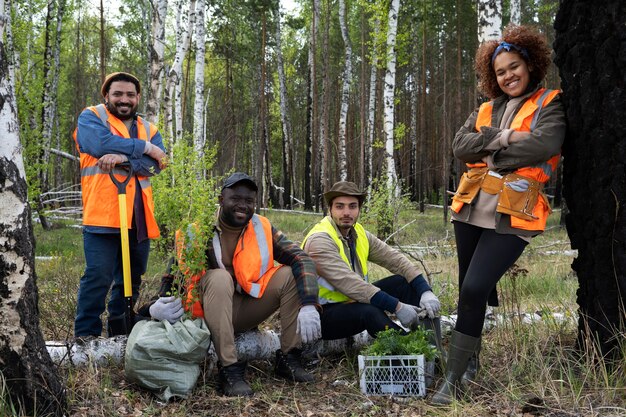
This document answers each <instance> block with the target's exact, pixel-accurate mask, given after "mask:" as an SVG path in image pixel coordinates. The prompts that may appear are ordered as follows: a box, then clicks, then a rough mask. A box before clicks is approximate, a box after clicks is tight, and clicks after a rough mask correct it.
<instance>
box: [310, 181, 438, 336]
mask: <svg viewBox="0 0 626 417" xmlns="http://www.w3.org/2000/svg"><path fill="white" fill-rule="evenodd" d="M365 197H366V194H365V193H364V192H363V191H361V190H359V188H358V187H357V186H356V184H354V183H352V182H347V181H340V182H337V183H335V184H334V185H333V186H332V188H331V189H330V191H328V192H327V193H325V194H324V198H325V199H326V202H327V204H328V207H329V211H330V214H329V215H328V216H326V217H324V218H323V219H322V220H321V221H320V222H319V223H317V224H316V225H315V226H313V228H312V229H311V231H309V233H308V234H307V235H306V237H305V238H304V241H303V245H302V247H303V248H304V250H305V251H306V252H307V253H308V254H309V256H311V258H313V260H314V261H315V265H316V267H317V275H318V284H319V289H320V292H319V299H320V303H321V304H322V314H321V322H322V339H327V340H328V339H340V338H344V337H348V336H352V335H354V334H357V333H360V332H362V331H363V330H367V331H368V333H369V334H370V335H371V336H373V337H375V336H376V334H377V333H378V332H380V331H381V330H385V329H388V328H389V329H391V328H393V329H400V327H399V326H398V325H397V324H396V323H394V322H393V321H392V320H391V319H390V318H389V317H388V315H387V313H391V314H395V315H396V317H397V318H398V320H399V321H400V323H401V324H402V325H403V326H405V327H407V328H412V327H414V326H415V325H417V324H418V321H419V317H418V314H419V313H420V312H422V311H423V312H424V313H426V314H427V315H428V316H429V317H430V318H434V317H435V316H437V315H438V313H439V307H440V305H439V300H438V299H437V297H436V296H435V294H433V292H432V290H431V288H430V286H429V285H428V283H427V282H426V280H425V279H424V276H423V275H422V274H421V272H420V270H419V268H418V267H417V266H415V265H413V263H411V261H409V259H407V258H406V256H404V255H403V254H402V253H400V252H399V251H398V250H396V249H394V248H392V247H390V246H389V245H387V244H386V243H384V242H382V241H381V240H379V239H378V238H377V237H376V236H374V235H373V234H371V233H370V232H367V231H366V230H365V229H364V228H363V226H362V225H361V224H360V223H358V221H357V220H358V218H359V213H360V210H361V206H362V205H363V201H364V200H365ZM368 261H369V262H373V263H375V264H378V265H380V266H382V267H384V268H386V269H388V270H389V271H391V272H392V273H394V274H396V275H392V276H390V277H387V278H383V279H381V280H378V281H376V282H374V283H370V282H369V279H368V268H367V262H368Z"/></svg>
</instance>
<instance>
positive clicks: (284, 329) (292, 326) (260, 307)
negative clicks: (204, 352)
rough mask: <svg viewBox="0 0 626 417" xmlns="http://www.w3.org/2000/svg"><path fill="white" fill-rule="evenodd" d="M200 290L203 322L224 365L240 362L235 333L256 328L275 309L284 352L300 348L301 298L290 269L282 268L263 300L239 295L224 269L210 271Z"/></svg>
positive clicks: (201, 282) (204, 277)
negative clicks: (298, 323)
mask: <svg viewBox="0 0 626 417" xmlns="http://www.w3.org/2000/svg"><path fill="white" fill-rule="evenodd" d="M199 289H200V291H201V293H200V294H199V296H200V301H201V303H202V308H203V310H204V321H205V322H206V324H207V326H208V328H209V330H210V331H211V339H212V340H213V344H214V345H215V351H216V352H217V357H218V359H219V361H220V363H221V364H222V366H228V365H232V364H233V363H235V362H237V350H236V349H235V333H242V332H245V331H246V330H250V329H253V328H254V327H256V326H258V325H259V324H261V323H262V322H263V321H264V320H266V319H267V318H268V317H269V316H271V315H272V313H274V312H275V311H276V310H279V314H280V327H281V332H280V348H281V350H282V351H283V352H284V353H287V352H289V351H290V350H291V349H293V348H295V347H299V346H300V337H298V335H297V333H296V329H297V319H298V312H299V311H300V297H299V296H298V290H297V288H296V281H295V278H294V277H293V273H292V272H291V268H290V267H288V266H283V267H281V268H280V269H278V271H276V272H275V273H274V275H273V276H272V278H271V279H270V282H269V283H268V284H267V287H266V288H265V292H264V293H263V296H262V297H261V298H254V297H251V296H249V295H248V294H240V293H239V292H237V291H236V290H235V281H234V280H233V278H232V277H231V275H230V274H229V273H228V272H227V271H225V270H223V269H211V270H209V271H208V272H207V273H206V274H205V275H204V276H203V277H202V279H201V281H200V288H199Z"/></svg>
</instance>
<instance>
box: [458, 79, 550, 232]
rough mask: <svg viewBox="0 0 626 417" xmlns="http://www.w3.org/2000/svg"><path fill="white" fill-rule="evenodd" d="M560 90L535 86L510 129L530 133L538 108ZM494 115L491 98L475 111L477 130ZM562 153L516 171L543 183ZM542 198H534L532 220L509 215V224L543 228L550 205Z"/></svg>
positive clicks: (478, 165) (471, 166) (477, 166)
mask: <svg viewBox="0 0 626 417" xmlns="http://www.w3.org/2000/svg"><path fill="white" fill-rule="evenodd" d="M559 93H560V90H549V89H546V88H540V89H538V90H537V91H536V92H535V93H534V94H533V95H532V96H530V98H529V99H528V100H526V101H525V102H524V104H523V105H522V107H521V108H520V110H519V111H518V112H517V114H516V115H515V118H514V119H513V121H512V122H511V126H510V128H511V129H514V130H516V131H518V132H532V131H533V130H534V129H535V126H536V124H537V120H538V119H539V114H540V112H541V108H542V107H544V106H546V105H547V104H548V103H550V102H551V101H552V100H553V99H554V97H556V96H557V95H558V94H559ZM492 115H493V100H492V101H489V102H486V103H483V104H482V105H481V106H480V108H479V110H478V117H477V118H476V124H475V127H476V131H478V132H480V128H481V127H483V126H492V123H491V118H492ZM560 159H561V154H557V155H554V156H552V157H551V158H550V159H548V160H547V161H546V162H543V163H541V164H539V165H535V166H529V167H523V168H519V169H517V170H515V174H517V175H521V176H523V177H526V178H530V179H532V180H535V181H537V182H539V183H541V184H545V183H546V182H548V181H549V180H550V176H551V175H552V173H553V172H554V171H555V170H556V168H557V166H558V164H559V161H560ZM466 165H467V167H468V168H469V169H470V171H471V170H472V169H480V168H484V167H486V166H487V164H485V163H483V162H477V163H471V164H470V163H468V164H466ZM540 196H541V198H538V199H537V203H536V204H535V206H534V207H533V209H532V215H533V217H534V219H533V220H525V219H521V218H518V217H515V216H511V227H513V228H517V229H523V230H544V229H545V227H546V221H547V219H548V215H549V214H550V212H551V210H550V204H549V203H548V201H546V198H545V196H544V195H543V193H541V194H540ZM463 204H464V203H462V202H460V201H453V202H452V205H451V206H450V208H451V209H452V210H453V211H454V212H456V213H458V212H459V211H461V208H463Z"/></svg>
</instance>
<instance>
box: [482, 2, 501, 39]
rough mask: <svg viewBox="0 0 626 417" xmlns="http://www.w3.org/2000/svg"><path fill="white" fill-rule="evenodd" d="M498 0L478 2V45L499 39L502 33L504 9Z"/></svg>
mask: <svg viewBox="0 0 626 417" xmlns="http://www.w3.org/2000/svg"><path fill="white" fill-rule="evenodd" d="M501 7H502V6H501V2H500V1H498V0H478V43H479V44H480V43H483V42H485V41H488V40H492V39H498V38H499V37H500V35H501V33H502V9H501Z"/></svg>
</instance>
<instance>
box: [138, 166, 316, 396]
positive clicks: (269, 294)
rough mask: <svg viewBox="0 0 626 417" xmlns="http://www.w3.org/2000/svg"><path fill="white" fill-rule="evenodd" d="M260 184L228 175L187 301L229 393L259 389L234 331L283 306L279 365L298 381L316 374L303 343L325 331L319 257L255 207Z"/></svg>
mask: <svg viewBox="0 0 626 417" xmlns="http://www.w3.org/2000/svg"><path fill="white" fill-rule="evenodd" d="M257 191H258V188H257V185H256V183H255V182H254V180H253V179H252V178H251V177H249V176H248V175H246V174H244V173H242V172H236V173H234V174H232V175H231V176H230V177H228V178H227V179H226V181H225V182H224V185H223V187H222V192H221V194H220V196H219V210H218V214H217V222H216V224H215V226H214V234H213V237H212V238H211V240H210V241H209V242H207V250H206V271H205V272H204V274H203V275H196V276H193V277H191V278H190V279H188V281H187V282H188V285H187V294H188V299H187V306H188V307H189V308H191V311H192V314H193V316H194V317H203V318H204V320H205V322H206V323H207V326H208V328H209V330H210V331H211V338H212V340H213V343H214V345H215V351H216V353H217V357H218V359H219V380H220V386H221V388H222V390H223V392H224V394H225V395H227V396H248V395H252V394H253V391H252V388H250V385H249V384H248V383H247V382H246V380H245V378H244V374H245V370H246V362H244V361H240V360H239V359H238V358H237V350H236V348H235V334H236V333H242V332H245V331H247V330H250V329H253V328H255V327H256V326H258V325H259V324H261V323H262V322H263V321H264V320H266V319H267V318H269V317H270V316H271V315H272V314H273V313H274V312H275V311H276V310H278V311H279V314H280V330H281V333H280V349H278V350H277V351H276V362H275V372H276V374H277V375H279V376H281V377H283V378H285V379H288V380H291V381H294V382H311V381H313V380H314V378H313V375H311V374H309V373H308V372H306V371H305V370H304V369H303V367H302V365H301V351H300V347H301V344H302V343H308V342H312V341H314V340H316V339H318V338H319V337H320V335H321V329H320V316H319V312H318V308H319V307H320V306H319V303H318V299H317V291H318V290H317V281H316V278H315V265H314V263H313V261H312V260H311V258H309V256H307V254H306V253H305V252H304V251H303V250H302V249H300V248H299V247H298V246H297V245H296V244H295V243H293V242H292V241H290V240H289V239H287V237H285V235H284V234H283V233H282V232H281V231H279V230H277V229H275V228H274V227H273V226H272V225H271V224H270V222H269V220H268V219H267V218H265V217H263V216H259V215H257V214H254V208H255V206H256V202H257ZM275 262H276V263H277V264H276V265H275ZM159 302H160V301H159V300H157V302H156V303H155V305H156V304H157V303H159ZM154 310H155V308H151V310H150V313H151V315H152V318H157V319H167V320H169V314H165V315H163V316H161V315H160V314H159V312H157V311H154ZM155 313H156V314H155Z"/></svg>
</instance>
